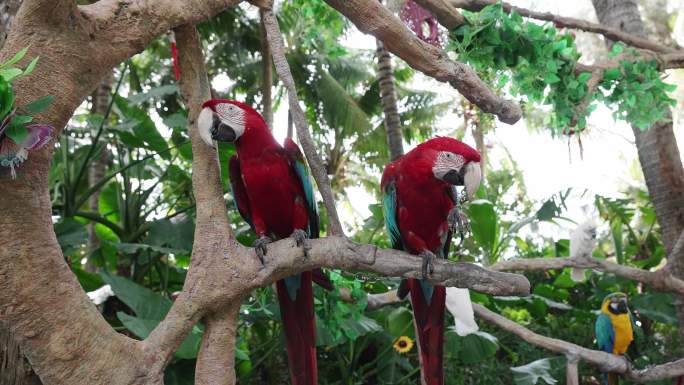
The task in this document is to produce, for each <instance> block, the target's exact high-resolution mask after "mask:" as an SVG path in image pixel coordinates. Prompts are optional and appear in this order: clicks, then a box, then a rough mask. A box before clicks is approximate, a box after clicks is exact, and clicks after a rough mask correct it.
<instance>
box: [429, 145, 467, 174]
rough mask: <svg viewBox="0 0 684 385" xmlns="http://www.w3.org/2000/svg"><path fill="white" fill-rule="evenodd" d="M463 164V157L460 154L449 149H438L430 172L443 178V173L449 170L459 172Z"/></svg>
mask: <svg viewBox="0 0 684 385" xmlns="http://www.w3.org/2000/svg"><path fill="white" fill-rule="evenodd" d="M464 164H465V158H463V157H462V156H461V155H458V154H454V153H453V152H449V151H440V152H439V154H437V159H435V165H434V166H432V174H433V175H434V176H435V178H437V179H440V180H443V179H444V175H446V174H447V173H448V172H449V171H456V172H459V171H460V170H461V167H463V165H464Z"/></svg>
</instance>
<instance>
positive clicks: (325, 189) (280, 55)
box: [261, 8, 344, 236]
mask: <svg viewBox="0 0 684 385" xmlns="http://www.w3.org/2000/svg"><path fill="white" fill-rule="evenodd" d="M261 12H262V20H263V23H264V27H265V29H266V36H267V38H268V44H269V46H270V47H271V53H272V54H273V64H275V69H276V72H277V73H278V77H279V78H280V81H281V82H282V83H283V85H284V86H285V88H286V89H287V97H288V100H289V106H290V112H291V114H292V118H293V120H294V123H295V126H296V127H297V138H298V139H299V142H300V143H301V145H302V148H303V149H304V154H305V155H306V159H307V160H308V161H309V167H310V168H311V173H312V174H313V176H314V179H316V183H317V184H318V189H319V191H320V192H321V196H322V197H323V202H324V203H325V208H326V211H327V213H328V223H329V231H328V234H331V235H337V236H344V230H343V229H342V223H341V222H340V218H339V215H338V214H337V208H336V207H335V199H334V196H333V193H332V188H331V187H330V180H329V179H328V174H327V173H326V169H325V166H324V165H323V159H321V157H320V155H318V152H317V151H316V145H315V144H314V141H313V138H312V137H311V131H310V130H309V124H308V123H307V122H306V117H305V116H304V111H302V108H301V107H300V105H299V100H298V99H297V87H296V86H295V83H294V79H293V78H292V72H291V71H290V65H289V64H288V63H287V59H286V58H285V47H284V44H283V35H282V34H281V33H280V27H279V26H278V20H276V18H275V16H274V15H273V11H272V10H271V9H265V8H263V9H262V10H261Z"/></svg>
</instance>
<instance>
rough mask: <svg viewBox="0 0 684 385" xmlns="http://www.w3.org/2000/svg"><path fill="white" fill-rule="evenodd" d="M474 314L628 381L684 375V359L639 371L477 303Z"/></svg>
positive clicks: (598, 352) (544, 346) (526, 339)
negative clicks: (549, 335)
mask: <svg viewBox="0 0 684 385" xmlns="http://www.w3.org/2000/svg"><path fill="white" fill-rule="evenodd" d="M473 310H474V311H475V314H476V315H477V317H478V318H481V319H483V320H485V321H487V322H489V323H491V324H494V325H496V326H498V327H499V328H501V329H503V330H505V331H507V332H509V333H512V334H515V335H517V336H518V337H520V338H522V339H523V340H525V341H527V342H528V343H530V344H532V345H535V346H539V347H542V348H544V349H547V350H550V351H552V352H555V353H560V354H564V355H566V356H572V357H576V358H578V359H580V360H582V361H584V362H586V363H589V364H591V365H594V366H596V367H597V368H599V369H600V370H601V371H605V372H614V373H620V374H623V375H624V376H625V378H628V379H630V380H632V381H635V382H639V383H645V382H651V381H657V380H662V379H666V378H673V377H678V376H682V375H684V359H680V360H677V361H673V362H669V363H666V364H663V365H658V366H653V367H650V368H647V369H643V370H635V369H634V368H632V366H631V365H630V363H629V362H628V361H627V360H626V359H625V358H623V357H621V356H616V355H613V354H609V353H606V352H602V351H598V350H592V349H587V348H584V347H582V346H579V345H575V344H573V343H571V342H567V341H563V340H559V339H555V338H550V337H546V336H542V335H540V334H537V333H535V332H533V331H531V330H529V329H527V328H525V327H524V326H522V325H520V324H518V323H516V322H513V321H511V320H509V319H508V318H506V317H503V316H501V315H499V314H496V313H494V312H493V311H491V310H489V309H487V308H486V307H484V306H482V305H479V304H475V303H474V304H473Z"/></svg>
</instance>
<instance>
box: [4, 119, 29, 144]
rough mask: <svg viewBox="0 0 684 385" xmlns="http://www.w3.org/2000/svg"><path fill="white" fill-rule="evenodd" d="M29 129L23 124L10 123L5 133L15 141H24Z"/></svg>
mask: <svg viewBox="0 0 684 385" xmlns="http://www.w3.org/2000/svg"><path fill="white" fill-rule="evenodd" d="M28 134H29V133H28V129H27V128H26V127H24V126H23V125H18V124H10V126H9V127H7V129H6V130H5V135H7V136H8V137H9V138H10V139H12V141H13V142H14V143H17V144H19V143H23V142H24V140H26V138H27V137H28Z"/></svg>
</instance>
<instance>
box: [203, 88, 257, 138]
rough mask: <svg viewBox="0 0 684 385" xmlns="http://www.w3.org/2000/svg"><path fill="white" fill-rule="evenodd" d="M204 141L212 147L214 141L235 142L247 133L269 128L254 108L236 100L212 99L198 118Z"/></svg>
mask: <svg viewBox="0 0 684 385" xmlns="http://www.w3.org/2000/svg"><path fill="white" fill-rule="evenodd" d="M197 127H198V129H199V132H200V135H201V136H202V139H203V140H204V141H205V142H206V143H207V144H208V145H210V146H212V147H213V146H214V143H213V141H214V140H216V141H218V142H235V141H237V140H238V139H240V137H241V136H242V135H244V133H245V132H247V131H249V130H253V129H260V128H266V129H267V130H268V127H267V126H266V122H265V121H264V118H263V117H261V114H259V113H258V112H257V111H256V110H255V109H254V108H252V107H250V106H248V105H247V104H245V103H241V102H238V101H235V100H226V99H211V100H208V101H206V102H204V104H203V105H202V111H201V112H200V114H199V117H198V118H197Z"/></svg>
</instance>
